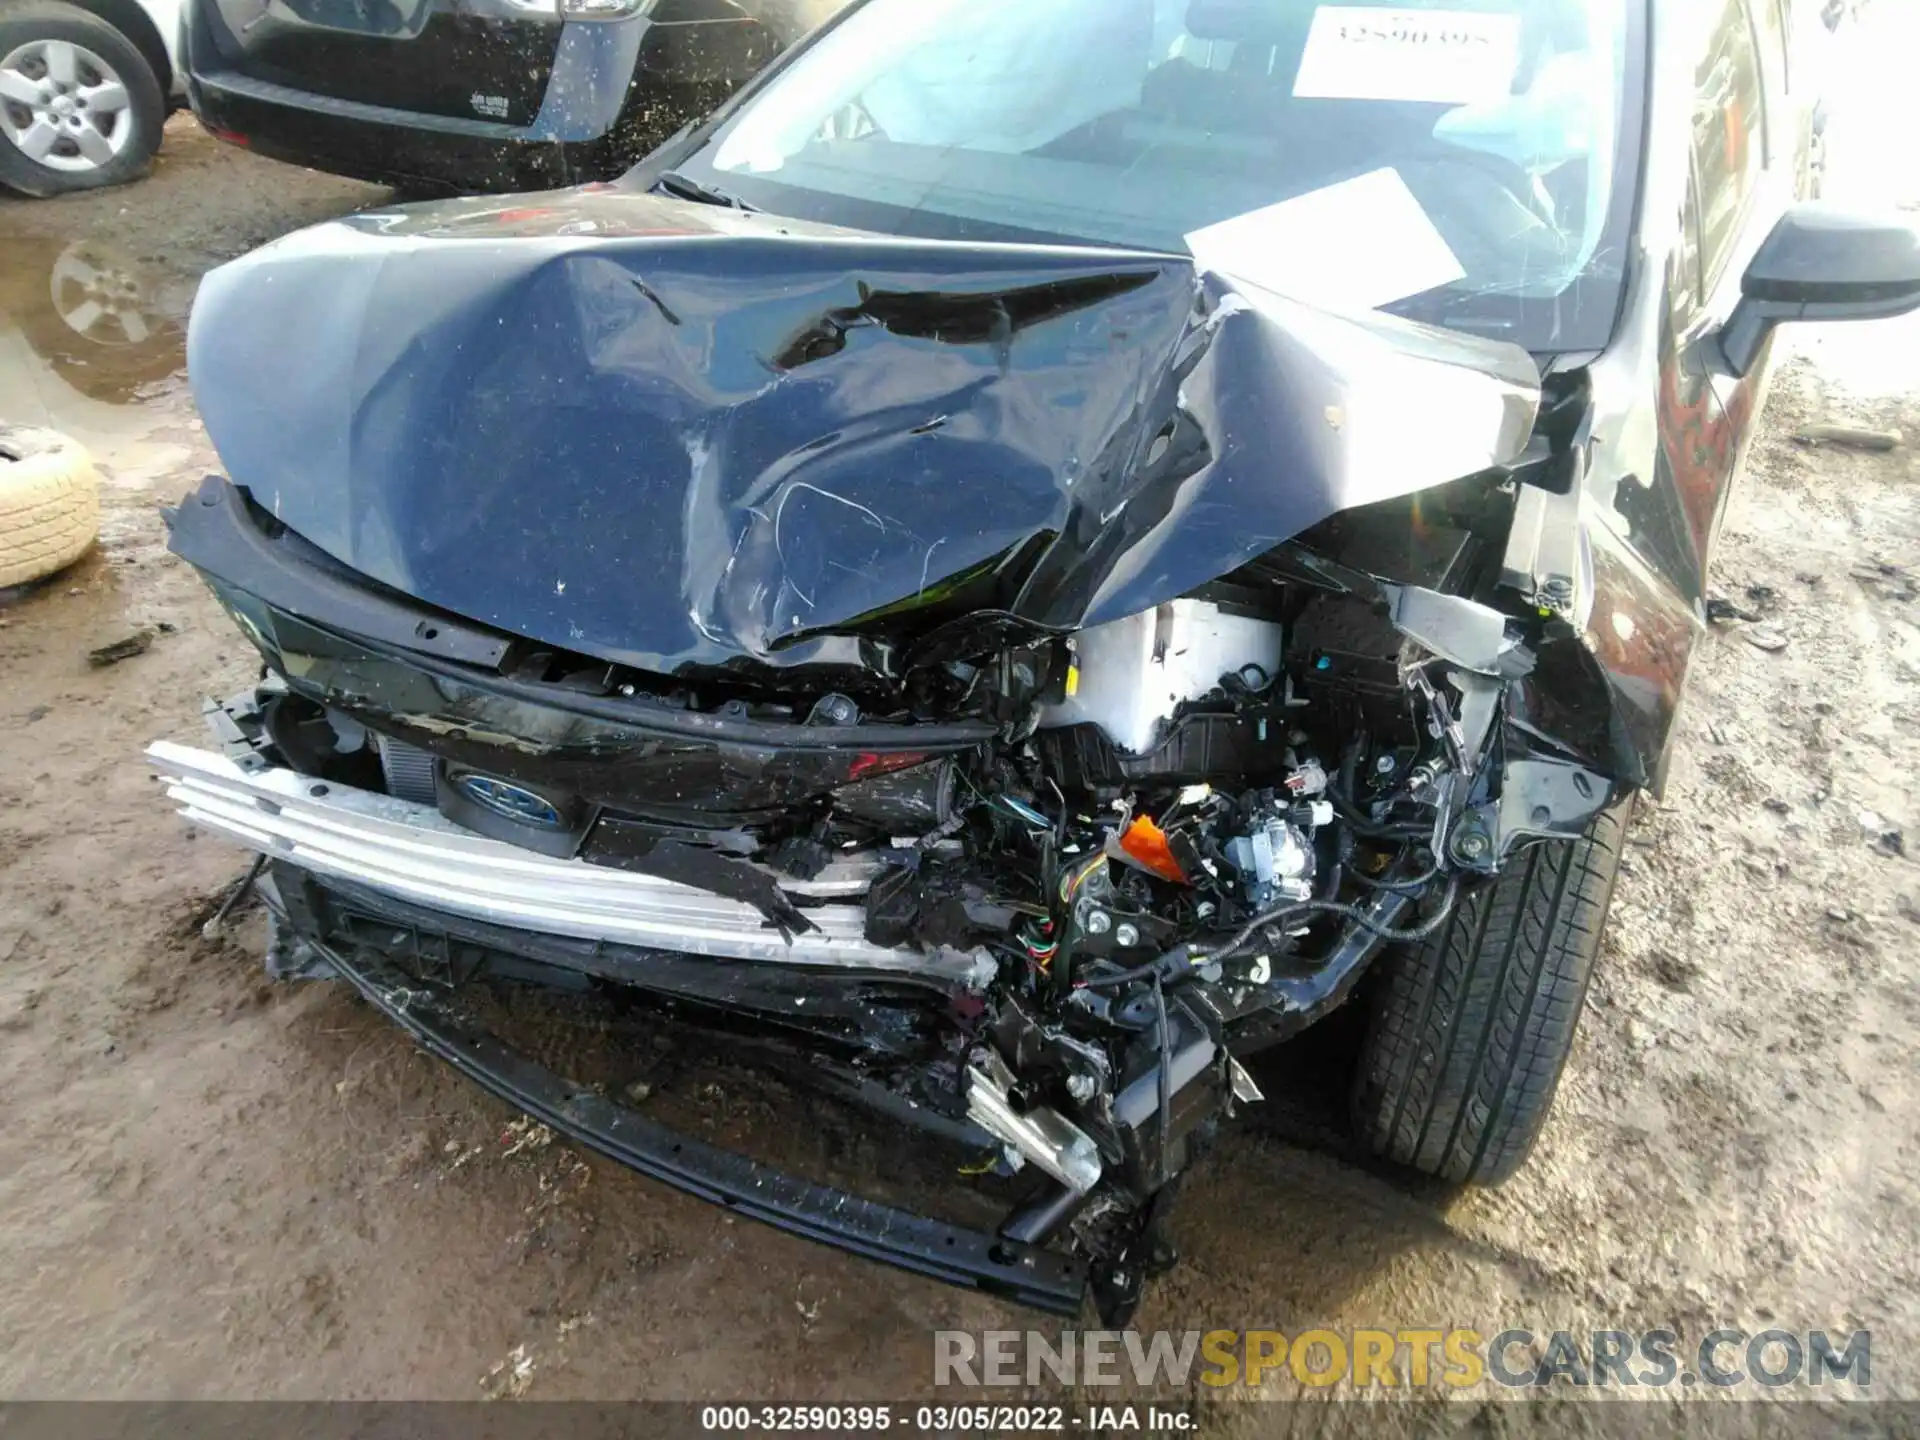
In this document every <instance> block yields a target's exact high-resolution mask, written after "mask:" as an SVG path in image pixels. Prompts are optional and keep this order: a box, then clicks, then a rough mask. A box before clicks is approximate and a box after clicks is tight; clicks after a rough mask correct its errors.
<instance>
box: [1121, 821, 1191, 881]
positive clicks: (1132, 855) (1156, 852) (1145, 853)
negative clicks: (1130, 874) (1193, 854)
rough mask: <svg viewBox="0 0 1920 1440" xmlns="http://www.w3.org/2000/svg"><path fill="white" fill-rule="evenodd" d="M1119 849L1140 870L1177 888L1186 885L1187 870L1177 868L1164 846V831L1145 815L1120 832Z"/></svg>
mask: <svg viewBox="0 0 1920 1440" xmlns="http://www.w3.org/2000/svg"><path fill="white" fill-rule="evenodd" d="M1120 849H1121V851H1122V852H1124V854H1125V855H1126V857H1127V859H1129V860H1131V861H1133V863H1134V864H1136V865H1138V866H1139V867H1140V868H1141V869H1142V870H1145V871H1147V872H1149V873H1150V874H1154V875H1158V876H1159V877H1160V878H1161V879H1162V880H1171V881H1173V882H1174V883H1175V884H1176V885H1184V884H1186V883H1187V874H1186V871H1184V870H1182V869H1181V868H1180V862H1179V861H1178V860H1175V859H1174V858H1173V851H1172V850H1170V849H1169V848H1168V847H1167V832H1166V831H1164V830H1162V829H1161V828H1160V827H1159V826H1158V825H1156V824H1154V823H1153V821H1151V820H1149V819H1148V818H1147V817H1146V816H1144V815H1142V816H1140V817H1139V818H1137V819H1136V820H1135V821H1134V822H1133V824H1131V825H1129V826H1128V827H1127V828H1126V829H1125V830H1124V831H1123V832H1122V833H1121V835H1120Z"/></svg>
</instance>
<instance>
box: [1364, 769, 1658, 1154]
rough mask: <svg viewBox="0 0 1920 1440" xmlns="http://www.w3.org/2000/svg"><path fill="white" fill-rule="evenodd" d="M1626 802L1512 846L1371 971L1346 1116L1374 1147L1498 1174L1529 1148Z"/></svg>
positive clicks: (1617, 846)
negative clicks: (1436, 925)
mask: <svg viewBox="0 0 1920 1440" xmlns="http://www.w3.org/2000/svg"><path fill="white" fill-rule="evenodd" d="M1631 809H1632V806H1631V802H1628V803H1625V804H1622V805H1618V806H1615V807H1614V808H1613V809H1610V810H1607V811H1605V812H1603V813H1602V814H1600V815H1599V816H1597V817H1596V818H1595V819H1594V821H1593V823H1592V824H1591V825H1590V826H1588V828H1587V831H1586V833H1585V834H1584V835H1582V836H1581V837H1580V838H1578V839H1576V840H1571V841H1541V842H1536V843H1534V844H1532V845H1530V846H1528V847H1527V848H1526V849H1524V850H1521V851H1519V852H1517V853H1516V854H1515V855H1514V856H1513V857H1512V858H1511V859H1510V860H1508V862H1507V864H1506V866H1505V868H1504V869H1502V871H1501V872H1500V874H1499V875H1498V876H1497V877H1495V878H1494V879H1493V880H1492V881H1491V882H1489V883H1487V884H1484V885H1481V886H1478V887H1477V888H1475V889H1473V890H1470V891H1467V892H1465V893H1463V894H1462V896H1461V899H1460V903H1459V905H1458V907H1457V908H1456V909H1455V911H1454V913H1453V915H1452V916H1451V917H1450V918H1449V919H1448V921H1447V923H1446V924H1445V925H1443V926H1442V927H1441V928H1440V929H1439V930H1438V931H1437V932H1435V934H1433V935H1432V936H1431V937H1429V938H1428V939H1427V940H1426V941H1424V942H1422V943H1421V944H1419V945H1417V946H1396V947H1394V948H1393V949H1391V950H1389V951H1388V952H1387V954H1386V955H1385V956H1383V957H1382V960H1381V962H1380V965H1379V967H1378V969H1377V970H1376V973H1375V975H1374V977H1373V982H1374V983H1373V996H1372V1006H1371V1013H1370V1015H1369V1017H1368V1023H1367V1033H1366V1038H1365V1040H1364V1041H1363V1043H1362V1048H1361V1055H1360V1065H1359V1068H1358V1070H1357V1072H1356V1074H1355V1077H1354V1089H1353V1121H1354V1128H1355V1131H1356V1132H1357V1134H1358V1136H1359V1138H1360V1139H1361V1141H1362V1143H1364V1144H1365V1145H1366V1146H1367V1148H1368V1149H1370V1150H1372V1151H1373V1153H1374V1154H1376V1155H1379V1156H1381V1157H1383V1158H1385V1159H1388V1160H1392V1161H1395V1162H1397V1163H1398V1164H1402V1165H1407V1166H1411V1167H1412V1168H1414V1169H1416V1170H1420V1171H1423V1172H1425V1173H1426V1174H1428V1175H1432V1176H1436V1177H1438V1178H1440V1179H1444V1180H1452V1181H1461V1182H1467V1181H1470V1182H1473V1183H1476V1184H1481V1185H1497V1184H1499V1183H1500V1182H1501V1181H1503V1180H1506V1179H1507V1178H1508V1177H1510V1176H1511V1175H1512V1174H1513V1173H1514V1172H1515V1171H1516V1170H1518V1169H1519V1168H1520V1166H1521V1164H1522V1162H1524V1161H1525V1160H1526V1158H1527V1155H1528V1153H1529V1152H1530V1151H1531V1150H1532V1149H1533V1145H1534V1142H1535V1141H1536V1140H1537V1139H1538V1138H1539V1135H1540V1131H1541V1128H1542V1127H1543V1126H1544V1125H1545V1124H1546V1119H1547V1115H1548V1112H1549V1111H1550V1110H1551V1109H1552V1108H1553V1097H1554V1092H1555V1091H1556V1090H1557V1089H1558V1088H1559V1084H1560V1072H1561V1070H1562V1069H1563V1068H1564V1067H1565V1065H1566V1063H1567V1056H1568V1054H1569V1053H1570V1052H1571V1051H1572V1048H1573V1035H1574V1030H1575V1028H1576V1026H1577V1025H1578V1024H1579V1021H1580V1011H1581V1007H1582V1005H1583V1003H1584V1002H1585V999H1586V994H1587V982H1588V980H1589V979H1590V978H1591V977H1592V974H1593V965H1594V960H1595V959H1596V957H1597V956H1598V955H1599V953H1600V936H1601V932H1602V929H1603V928H1604V926H1605V924H1606V918H1607V906H1608V903H1609V902H1610V901H1611V899H1612V897H1613V884H1614V878H1615V876H1616V875H1617V874H1618V873H1619V869H1620V854H1621V846H1622V845H1623V843H1624V840H1625V834H1626V825H1627V818H1628V815H1629V814H1630V813H1631Z"/></svg>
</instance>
